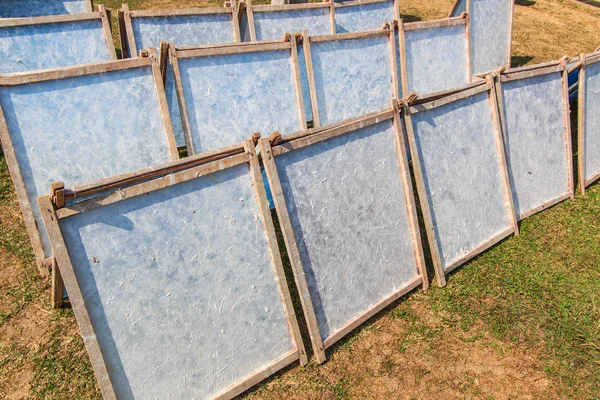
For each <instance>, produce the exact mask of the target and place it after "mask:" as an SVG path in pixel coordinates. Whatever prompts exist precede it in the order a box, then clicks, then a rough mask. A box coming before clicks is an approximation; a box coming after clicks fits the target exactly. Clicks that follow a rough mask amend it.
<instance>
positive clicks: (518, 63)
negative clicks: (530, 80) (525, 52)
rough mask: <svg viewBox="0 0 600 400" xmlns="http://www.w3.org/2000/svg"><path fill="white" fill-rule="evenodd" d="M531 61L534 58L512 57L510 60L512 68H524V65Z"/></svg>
mask: <svg viewBox="0 0 600 400" xmlns="http://www.w3.org/2000/svg"><path fill="white" fill-rule="evenodd" d="M531 60H533V57H532V56H512V57H511V59H510V66H511V67H512V68H515V67H522V66H523V65H527V63H528V62H530V61H531Z"/></svg>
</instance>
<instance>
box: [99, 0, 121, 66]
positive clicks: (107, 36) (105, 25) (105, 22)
mask: <svg viewBox="0 0 600 400" xmlns="http://www.w3.org/2000/svg"><path fill="white" fill-rule="evenodd" d="M98 13H99V15H100V19H101V20H102V31H103V32H104V40H106V46H108V53H109V54H110V59H111V60H116V59H117V52H116V51H115V44H114V43H113V40H112V32H111V30H110V21H109V18H108V13H107V12H106V8H104V6H103V5H102V4H100V5H99V6H98Z"/></svg>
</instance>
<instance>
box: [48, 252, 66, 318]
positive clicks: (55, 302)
mask: <svg viewBox="0 0 600 400" xmlns="http://www.w3.org/2000/svg"><path fill="white" fill-rule="evenodd" d="M51 263H52V278H51V279H52V307H53V308H62V306H63V305H64V302H65V301H64V295H65V283H64V282H63V280H62V276H60V269H59V268H58V263H57V262H56V257H52V259H51Z"/></svg>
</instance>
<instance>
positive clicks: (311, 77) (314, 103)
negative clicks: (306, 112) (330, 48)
mask: <svg viewBox="0 0 600 400" xmlns="http://www.w3.org/2000/svg"><path fill="white" fill-rule="evenodd" d="M311 40H312V37H310V36H308V30H306V29H305V30H303V31H302V48H303V49H304V62H305V63H306V78H307V80H308V90H309V93H310V106H311V109H312V116H313V125H314V126H315V127H320V126H321V119H320V118H319V100H318V99H317V85H316V84H315V71H314V68H313V60H312V51H311V48H310V42H311Z"/></svg>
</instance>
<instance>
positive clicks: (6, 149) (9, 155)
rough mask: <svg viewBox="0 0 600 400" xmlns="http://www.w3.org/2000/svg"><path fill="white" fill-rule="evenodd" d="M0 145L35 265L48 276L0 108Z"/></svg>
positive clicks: (38, 237) (42, 249)
mask: <svg viewBox="0 0 600 400" xmlns="http://www.w3.org/2000/svg"><path fill="white" fill-rule="evenodd" d="M0 143H1V144H2V151H3V153H4V157H5V158H6V165H7V166H8V172H9V174H10V178H11V180H12V182H13V184H14V185H15V191H16V192H17V197H18V199H19V207H20V208H21V214H22V215H23V222H24V223H25V227H26V228H27V234H28V235H29V240H30V242H31V246H32V247H33V254H34V255H35V260H36V264H37V267H38V270H39V272H40V274H41V275H42V276H48V274H49V270H48V266H46V265H44V259H45V255H44V248H43V247H42V240H41V238H40V234H39V232H38V230H37V224H36V222H35V218H34V217H33V210H32V207H31V204H30V202H29V197H28V196H27V190H26V188H25V182H24V181H23V175H22V174H21V168H20V167H19V162H18V161H17V153H16V152H15V148H14V147H13V143H12V139H11V137H10V132H9V131H8V125H7V124H6V119H5V117H4V111H3V110H2V108H1V107H0Z"/></svg>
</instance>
